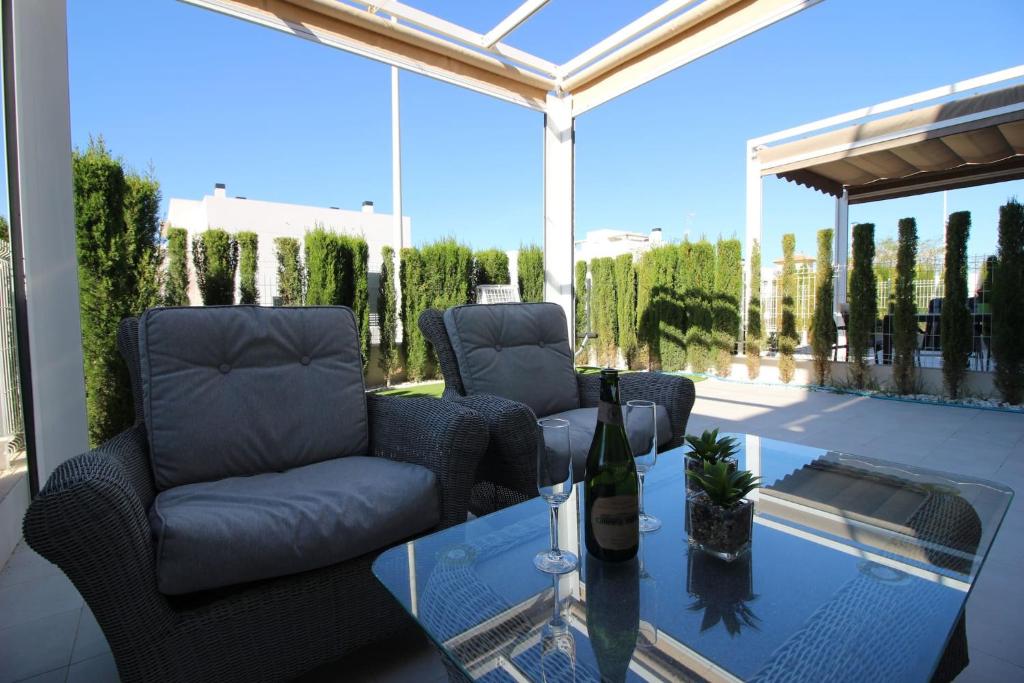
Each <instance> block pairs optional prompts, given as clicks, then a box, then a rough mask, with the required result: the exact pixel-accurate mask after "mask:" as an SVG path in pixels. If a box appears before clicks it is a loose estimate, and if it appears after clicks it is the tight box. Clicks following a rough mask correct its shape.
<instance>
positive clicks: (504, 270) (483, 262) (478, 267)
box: [469, 249, 511, 303]
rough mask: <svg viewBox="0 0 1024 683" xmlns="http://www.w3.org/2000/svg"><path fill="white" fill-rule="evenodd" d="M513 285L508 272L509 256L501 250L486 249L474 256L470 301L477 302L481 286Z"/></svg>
mask: <svg viewBox="0 0 1024 683" xmlns="http://www.w3.org/2000/svg"><path fill="white" fill-rule="evenodd" d="M507 284H511V278H510V277H509V271H508V254H506V253H505V252H503V251H502V250H501V249H485V250H483V251H478V252H475V253H474V254H473V286H472V292H471V294H470V297H469V300H470V301H471V302H474V303H475V302H476V300H477V294H476V288H477V287H478V286H479V285H507Z"/></svg>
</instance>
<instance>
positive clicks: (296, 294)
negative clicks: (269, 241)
mask: <svg viewBox="0 0 1024 683" xmlns="http://www.w3.org/2000/svg"><path fill="white" fill-rule="evenodd" d="M274 248H275V249H276V250H277V296H278V299H279V300H280V303H281V305H282V306H301V305H302V289H303V286H302V285H303V280H304V279H305V278H304V277H303V275H304V274H303V272H302V261H301V260H300V258H299V241H298V240H297V239H295V238H294V237H277V238H275V239H274Z"/></svg>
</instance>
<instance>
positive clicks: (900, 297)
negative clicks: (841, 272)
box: [892, 218, 918, 394]
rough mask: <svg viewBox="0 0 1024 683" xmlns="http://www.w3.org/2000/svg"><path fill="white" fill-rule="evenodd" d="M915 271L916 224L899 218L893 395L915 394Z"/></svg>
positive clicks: (910, 219)
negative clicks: (894, 386) (895, 392)
mask: <svg viewBox="0 0 1024 683" xmlns="http://www.w3.org/2000/svg"><path fill="white" fill-rule="evenodd" d="M916 270H917V221H915V220H914V219H913V218H901V219H900V222H899V246H898V247H897V250H896V278H895V279H896V284H895V288H894V292H893V296H894V298H895V302H894V305H893V317H892V325H893V329H892V334H893V340H892V341H893V357H892V379H893V383H894V384H895V385H896V391H898V392H899V393H901V394H909V393H912V392H913V391H914V372H915V371H914V352H915V349H916V348H917V333H918V327H917V302H916V301H915V297H914V273H915V272H916Z"/></svg>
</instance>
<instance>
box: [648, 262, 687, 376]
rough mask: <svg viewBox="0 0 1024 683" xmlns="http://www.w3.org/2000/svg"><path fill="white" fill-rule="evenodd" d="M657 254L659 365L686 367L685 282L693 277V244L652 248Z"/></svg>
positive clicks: (655, 299)
mask: <svg viewBox="0 0 1024 683" xmlns="http://www.w3.org/2000/svg"><path fill="white" fill-rule="evenodd" d="M650 253H652V254H654V289H653V291H652V301H651V306H652V307H653V310H654V330H653V331H654V335H655V337H656V340H657V349H658V355H657V359H656V360H657V364H658V368H659V369H661V370H665V371H674V370H685V369H686V346H685V340H684V337H685V335H686V299H685V292H686V290H685V289H684V284H683V283H684V282H685V281H686V278H688V277H689V276H690V273H689V269H690V265H689V263H690V258H689V257H690V245H689V243H683V244H679V245H665V246H664V247H658V248H656V249H652V250H651V252H650Z"/></svg>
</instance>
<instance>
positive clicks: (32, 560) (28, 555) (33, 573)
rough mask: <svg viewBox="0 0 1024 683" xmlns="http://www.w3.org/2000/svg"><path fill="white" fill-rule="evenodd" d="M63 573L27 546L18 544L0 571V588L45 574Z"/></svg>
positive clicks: (56, 574) (41, 576) (55, 574)
mask: <svg viewBox="0 0 1024 683" xmlns="http://www.w3.org/2000/svg"><path fill="white" fill-rule="evenodd" d="M61 574H63V572H61V570H60V568H59V567H58V566H57V565H55V564H53V563H52V562H50V561H49V560H47V559H46V558H45V557H43V556H42V555H40V554H39V553H37V552H36V551H34V550H32V549H31V548H29V547H28V546H23V545H19V546H18V547H17V549H16V550H15V551H14V553H13V554H12V555H11V558H10V559H9V560H8V561H7V564H6V565H4V568H3V570H2V571H0V589H3V588H7V587H9V586H13V585H15V584H18V583H24V582H25V581H31V580H33V579H39V578H43V577H46V576H58V575H61Z"/></svg>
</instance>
